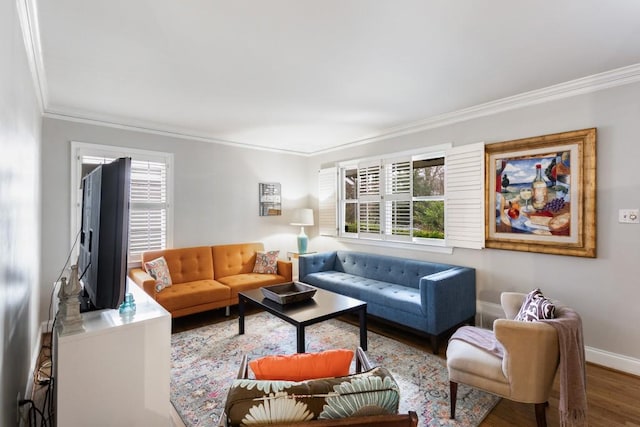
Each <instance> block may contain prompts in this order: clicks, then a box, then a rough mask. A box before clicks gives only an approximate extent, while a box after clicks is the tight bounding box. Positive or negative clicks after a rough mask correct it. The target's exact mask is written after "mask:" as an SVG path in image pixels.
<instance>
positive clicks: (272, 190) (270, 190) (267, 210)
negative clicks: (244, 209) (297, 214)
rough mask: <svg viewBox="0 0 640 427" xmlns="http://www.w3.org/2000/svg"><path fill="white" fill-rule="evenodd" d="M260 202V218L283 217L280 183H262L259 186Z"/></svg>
mask: <svg viewBox="0 0 640 427" xmlns="http://www.w3.org/2000/svg"><path fill="white" fill-rule="evenodd" d="M258 202H259V203H258V205H259V211H260V216H274V215H282V193H281V187H280V183H278V182H261V183H260V184H258Z"/></svg>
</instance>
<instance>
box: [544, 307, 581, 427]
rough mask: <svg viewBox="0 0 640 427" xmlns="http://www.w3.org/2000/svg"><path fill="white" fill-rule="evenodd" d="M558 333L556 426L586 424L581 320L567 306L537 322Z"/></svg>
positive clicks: (567, 426) (558, 308)
mask: <svg viewBox="0 0 640 427" xmlns="http://www.w3.org/2000/svg"><path fill="white" fill-rule="evenodd" d="M541 322H545V323H548V324H549V325H551V326H553V327H554V328H556V331H558V347H559V349H560V363H559V366H558V375H559V379H560V401H559V404H560V425H561V426H562V427H573V426H586V425H587V379H586V370H585V369H586V367H585V356H584V342H583V338H582V319H581V318H580V315H579V314H578V313H576V312H575V311H574V310H572V309H571V308H569V307H563V306H560V307H557V308H556V318H555V319H547V320H541Z"/></svg>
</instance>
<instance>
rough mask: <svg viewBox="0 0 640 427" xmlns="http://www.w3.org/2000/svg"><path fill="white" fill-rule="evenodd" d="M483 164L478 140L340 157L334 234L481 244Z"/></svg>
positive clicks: (324, 189)
mask: <svg viewBox="0 0 640 427" xmlns="http://www.w3.org/2000/svg"><path fill="white" fill-rule="evenodd" d="M483 165H484V144H483V143H477V144H469V145H466V146H462V147H455V148H452V147H450V146H448V145H447V146H438V147H432V148H431V151H429V152H409V153H401V154H395V155H393V156H386V157H381V158H376V159H363V160H355V161H349V162H343V163H340V164H339V165H338V183H339V185H338V188H337V194H338V197H337V198H338V206H339V209H338V224H339V226H338V229H339V236H341V237H348V238H356V239H362V240H381V241H387V242H407V243H412V244H423V245H433V246H449V247H453V246H457V247H468V248H478V249H479V248H482V247H484V206H483V197H484V167H483ZM332 169H333V168H332ZM323 171H328V170H321V171H320V172H321V176H322V173H323ZM319 182H320V190H319V191H320V192H321V193H322V192H324V193H327V194H331V191H330V190H331V189H330V188H327V186H329V185H331V181H326V180H324V181H319ZM333 185H334V187H333V188H336V186H335V184H333ZM321 226H322V224H321Z"/></svg>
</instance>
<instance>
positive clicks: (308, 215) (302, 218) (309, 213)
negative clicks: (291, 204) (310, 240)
mask: <svg viewBox="0 0 640 427" xmlns="http://www.w3.org/2000/svg"><path fill="white" fill-rule="evenodd" d="M291 225H301V226H305V225H313V209H308V208H301V209H296V210H295V211H293V216H292V217H291Z"/></svg>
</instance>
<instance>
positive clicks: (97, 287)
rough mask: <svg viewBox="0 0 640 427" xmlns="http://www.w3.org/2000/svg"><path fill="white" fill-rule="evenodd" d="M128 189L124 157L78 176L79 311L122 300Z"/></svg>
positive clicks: (115, 305) (127, 164)
mask: <svg viewBox="0 0 640 427" xmlns="http://www.w3.org/2000/svg"><path fill="white" fill-rule="evenodd" d="M130 191H131V159H130V158H128V157H123V158H119V159H117V160H114V161H113V162H111V163H108V164H103V165H100V166H98V167H96V168H95V169H94V170H93V171H91V172H90V173H89V174H87V175H86V176H85V177H84V178H83V179H82V228H81V230H80V253H79V258H78V276H79V278H80V284H81V285H82V289H83V290H82V292H81V308H80V310H81V311H91V310H100V309H113V308H118V307H119V306H120V304H121V303H122V302H123V301H124V297H125V294H126V292H127V253H128V248H129V247H128V245H129V194H130Z"/></svg>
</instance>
